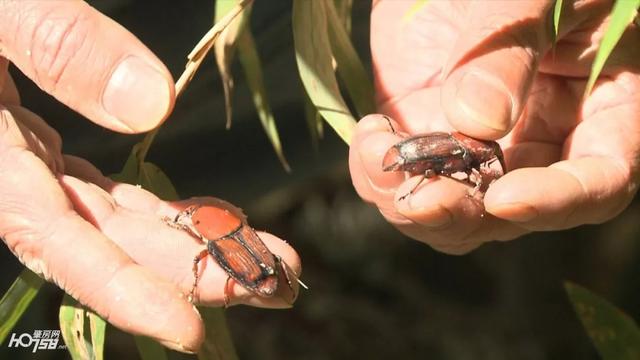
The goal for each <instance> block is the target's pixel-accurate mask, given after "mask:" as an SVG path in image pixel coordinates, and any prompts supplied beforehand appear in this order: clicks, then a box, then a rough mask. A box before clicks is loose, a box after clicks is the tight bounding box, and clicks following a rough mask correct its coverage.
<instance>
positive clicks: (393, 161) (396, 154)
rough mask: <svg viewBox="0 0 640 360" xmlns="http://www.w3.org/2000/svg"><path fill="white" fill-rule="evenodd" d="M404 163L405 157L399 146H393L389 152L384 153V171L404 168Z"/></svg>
mask: <svg viewBox="0 0 640 360" xmlns="http://www.w3.org/2000/svg"><path fill="white" fill-rule="evenodd" d="M402 165H404V158H403V157H402V154H401V153H400V150H398V148H397V147H395V146H392V147H391V148H390V149H389V150H387V153H386V154H384V158H383V159H382V171H397V170H402Z"/></svg>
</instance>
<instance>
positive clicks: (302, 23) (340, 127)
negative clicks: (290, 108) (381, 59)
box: [292, 0, 356, 144]
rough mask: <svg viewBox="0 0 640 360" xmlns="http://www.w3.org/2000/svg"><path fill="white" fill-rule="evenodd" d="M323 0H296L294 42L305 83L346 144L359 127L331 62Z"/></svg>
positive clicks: (328, 120)
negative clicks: (345, 99) (341, 91)
mask: <svg viewBox="0 0 640 360" xmlns="http://www.w3.org/2000/svg"><path fill="white" fill-rule="evenodd" d="M323 1H324V0H322V1H307V0H294V1H293V10H292V17H293V18H292V22H293V40H294V46H295V51H296V62H297V63H298V71H299V73H300V78H301V79H302V84H303V85H304V88H305V89H306V91H307V93H308V94H309V98H310V99H311V101H312V102H313V104H314V105H315V106H316V108H317V109H318V111H319V112H320V115H322V117H323V118H324V119H325V120H326V121H327V122H328V123H329V125H331V127H332V128H333V129H334V130H335V131H336V132H337V133H338V135H340V137H341V138H342V140H344V141H345V142H346V143H347V144H349V143H350V141H351V136H352V134H353V130H354V127H355V124H356V120H355V119H354V117H353V116H352V115H351V113H350V111H349V109H348V107H347V105H346V104H345V102H344V99H343V98H342V95H341V94H340V90H339V88H338V82H337V80H336V77H335V74H334V72H333V67H332V66H331V62H332V59H333V55H332V53H331V44H330V42H329V36H328V34H327V32H328V29H327V13H326V9H325V5H324V3H323Z"/></svg>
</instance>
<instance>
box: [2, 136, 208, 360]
mask: <svg viewBox="0 0 640 360" xmlns="http://www.w3.org/2000/svg"><path fill="white" fill-rule="evenodd" d="M3 146H4V148H3V149H2V153H3V155H6V156H3V157H2V159H0V171H1V172H2V173H3V174H11V176H3V177H2V178H1V179H0V190H1V192H2V194H0V195H2V196H1V197H0V198H1V199H2V201H0V208H1V209H0V210H1V211H0V234H1V235H2V238H3V239H4V241H5V242H6V243H7V245H8V246H9V248H10V249H11V250H12V251H13V252H14V253H15V254H16V255H17V256H18V258H19V259H20V260H21V261H22V262H23V263H24V264H25V265H26V266H28V267H29V268H30V269H31V270H33V271H34V272H36V273H38V274H40V275H42V276H43V277H44V278H46V279H50V280H52V281H54V282H55V283H56V284H58V285H59V286H60V287H61V288H63V289H64V290H65V291H66V292H68V293H69V294H70V295H72V296H73V297H74V298H76V299H78V300H79V301H80V302H81V303H83V304H85V305H87V306H89V307H91V308H92V309H94V310H95V311H96V312H97V313H98V314H100V316H102V317H104V318H105V319H108V320H109V322H111V323H112V324H113V325H115V326H117V327H119V328H121V329H123V330H125V331H128V332H132V333H136V334H144V335H146V336H150V337H153V338H155V339H157V340H158V341H161V342H163V343H164V344H165V345H167V346H170V347H172V348H174V349H177V350H181V351H194V350H195V349H197V348H198V347H199V346H200V343H201V342H202V339H203V328H202V325H201V320H200V319H199V317H198V314H197V312H196V311H194V309H193V307H192V306H191V305H190V304H189V303H188V302H187V301H186V299H185V298H184V296H182V294H181V293H180V292H179V291H178V289H177V288H176V287H175V286H174V285H172V284H171V283H169V282H166V281H162V280H161V279H160V278H158V277H157V276H155V275H153V274H152V273H150V272H149V271H147V270H145V269H144V268H142V267H140V266H139V265H136V264H134V263H133V262H132V261H131V259H130V258H129V257H128V256H127V255H126V254H125V253H124V252H123V251H122V250H121V249H120V248H119V247H118V246H117V245H115V244H114V243H113V242H112V241H111V240H110V239H108V238H106V237H105V236H104V235H103V234H102V233H101V232H99V231H98V230H97V229H96V228H95V227H94V226H92V225H91V224H90V223H88V222H87V221H85V220H84V219H82V218H81V217H80V216H78V215H77V214H76V213H75V212H74V211H73V208H72V205H71V203H70V202H69V200H68V198H67V196H66V194H65V193H64V192H63V191H62V189H61V188H60V185H59V183H58V181H56V179H55V178H54V177H53V176H52V174H51V173H50V171H49V170H48V169H47V167H46V166H45V165H44V163H42V161H41V160H40V159H39V158H37V157H36V156H35V155H33V153H31V152H29V151H27V150H24V149H21V148H18V147H12V148H7V147H6V143H3ZM183 329H190V333H189V334H187V335H186V336H182V337H180V336H181V335H183V334H182V333H183V332H184V330H183Z"/></svg>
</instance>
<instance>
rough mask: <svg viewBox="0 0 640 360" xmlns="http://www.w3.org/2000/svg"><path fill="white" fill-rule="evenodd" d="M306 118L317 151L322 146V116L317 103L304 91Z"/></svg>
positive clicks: (312, 143) (312, 142)
mask: <svg viewBox="0 0 640 360" xmlns="http://www.w3.org/2000/svg"><path fill="white" fill-rule="evenodd" d="M303 92H304V118H305V119H306V120H307V127H308V128H309V136H311V145H312V146H313V148H314V149H315V150H316V151H317V150H318V148H319V147H320V139H321V138H322V131H323V129H322V116H320V113H319V112H318V110H316V107H315V105H313V103H312V102H311V99H309V95H307V92H306V91H304V90H303Z"/></svg>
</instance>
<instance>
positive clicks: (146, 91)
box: [102, 56, 171, 132]
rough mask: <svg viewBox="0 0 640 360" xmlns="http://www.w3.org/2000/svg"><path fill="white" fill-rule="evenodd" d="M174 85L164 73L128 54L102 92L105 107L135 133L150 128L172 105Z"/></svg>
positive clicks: (154, 125) (160, 119)
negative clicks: (172, 88) (172, 86)
mask: <svg viewBox="0 0 640 360" xmlns="http://www.w3.org/2000/svg"><path fill="white" fill-rule="evenodd" d="M170 97H171V87H170V84H169V83H168V82H167V79H166V78H165V77H164V76H163V75H162V73H161V72H160V71H159V70H157V69H156V68H154V67H153V66H151V65H149V64H147V63H146V62H145V61H144V60H142V59H140V58H138V57H135V56H129V57H127V58H126V59H124V60H123V61H122V62H121V63H120V64H119V65H118V67H117V68H116V69H115V71H114V72H113V74H111V78H110V79H109V82H108V84H107V87H106V88H105V90H104V94H103V95H102V103H103V106H104V108H105V110H106V111H107V112H108V113H109V114H110V115H112V116H113V117H115V118H116V120H117V121H119V122H120V123H121V125H123V126H124V127H126V128H127V129H129V130H131V131H132V132H141V131H147V130H151V129H153V128H154V127H156V126H157V125H158V124H159V123H160V121H162V120H163V119H164V117H165V116H166V115H167V112H168V111H169V106H170V104H171V98H170Z"/></svg>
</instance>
